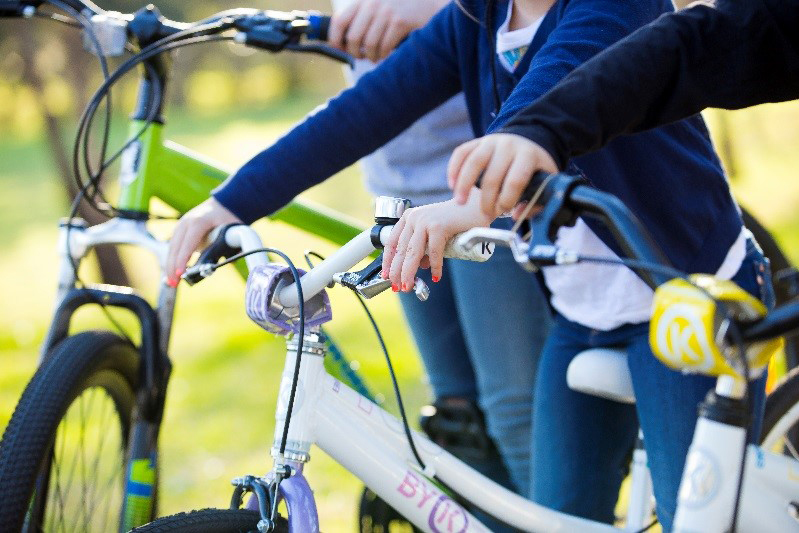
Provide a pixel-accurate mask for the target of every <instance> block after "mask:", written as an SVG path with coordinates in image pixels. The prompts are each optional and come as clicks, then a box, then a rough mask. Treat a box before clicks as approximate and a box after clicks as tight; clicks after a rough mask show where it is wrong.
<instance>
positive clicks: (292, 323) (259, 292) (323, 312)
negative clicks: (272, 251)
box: [244, 263, 333, 335]
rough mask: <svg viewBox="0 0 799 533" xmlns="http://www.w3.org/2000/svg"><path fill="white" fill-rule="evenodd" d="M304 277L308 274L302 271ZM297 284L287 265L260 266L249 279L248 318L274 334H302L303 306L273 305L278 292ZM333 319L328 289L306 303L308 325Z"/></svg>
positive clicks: (311, 325) (246, 300)
mask: <svg viewBox="0 0 799 533" xmlns="http://www.w3.org/2000/svg"><path fill="white" fill-rule="evenodd" d="M299 272H300V275H302V274H305V271H304V270H299ZM293 282H294V277H293V276H292V275H291V270H290V269H289V267H287V266H286V265H281V264H275V263H270V264H268V265H259V266H257V267H255V268H253V269H252V270H251V271H250V275H249V277H248V278H247V289H246V291H247V294H246V297H245V299H244V301H245V308H246V310H247V316H249V317H250V319H252V321H253V322H255V323H256V324H258V325H259V326H261V327H262V328H263V329H265V330H266V331H268V332H270V333H275V334H277V335H288V334H289V333H297V332H299V318H300V310H299V307H283V306H281V305H278V304H276V303H275V302H273V301H272V300H273V298H274V295H275V293H278V292H279V291H280V290H281V289H283V287H286V286H288V285H290V284H291V283H293ZM332 318H333V311H332V309H331V307H330V299H329V298H328V296H327V292H325V291H324V290H323V291H322V292H320V293H319V294H316V295H314V297H313V298H311V299H309V300H307V301H306V302H305V326H306V327H313V326H319V325H321V324H324V323H325V322H327V321H329V320H331V319H332Z"/></svg>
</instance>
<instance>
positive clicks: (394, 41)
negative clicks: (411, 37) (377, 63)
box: [379, 21, 410, 59]
mask: <svg viewBox="0 0 799 533" xmlns="http://www.w3.org/2000/svg"><path fill="white" fill-rule="evenodd" d="M409 33H410V31H409V29H408V28H407V27H406V26H405V25H404V24H400V23H399V22H396V21H394V22H390V23H389V24H388V29H387V30H386V31H385V33H384V34H383V36H382V37H383V38H382V40H381V41H380V51H379V59H385V58H386V57H388V54H390V53H391V52H392V51H393V50H394V49H395V48H396V47H397V46H399V44H400V43H401V42H402V40H403V39H404V38H405V37H407V36H408V34H409Z"/></svg>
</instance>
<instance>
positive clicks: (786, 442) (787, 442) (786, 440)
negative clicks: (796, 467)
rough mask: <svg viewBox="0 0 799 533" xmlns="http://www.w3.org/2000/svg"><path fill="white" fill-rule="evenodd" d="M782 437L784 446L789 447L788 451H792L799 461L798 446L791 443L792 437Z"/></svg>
mask: <svg viewBox="0 0 799 533" xmlns="http://www.w3.org/2000/svg"><path fill="white" fill-rule="evenodd" d="M782 439H783V446H785V447H786V448H788V452H790V454H791V455H792V456H793V458H794V459H796V460H797V461H799V452H797V451H796V448H795V447H794V445H793V444H792V443H791V439H789V438H788V436H787V435H786V436H784V437H783V438H782Z"/></svg>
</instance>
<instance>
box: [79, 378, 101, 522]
mask: <svg viewBox="0 0 799 533" xmlns="http://www.w3.org/2000/svg"><path fill="white" fill-rule="evenodd" d="M95 392H96V389H90V393H89V394H93V393H95ZM85 398H86V396H84V395H83V394H81V397H80V459H81V461H80V465H81V474H82V475H81V479H80V480H81V487H80V489H81V491H80V492H81V502H80V503H81V509H82V510H83V513H84V515H83V519H84V522H83V524H84V527H83V528H82V529H81V531H86V529H87V527H86V526H87V525H88V520H89V518H88V514H89V510H88V509H87V508H86V483H87V480H86V409H85V407H86V400H85ZM78 517H79V518H80V515H78ZM78 523H80V521H79V520H78ZM75 525H76V526H77V523H76V524H75Z"/></svg>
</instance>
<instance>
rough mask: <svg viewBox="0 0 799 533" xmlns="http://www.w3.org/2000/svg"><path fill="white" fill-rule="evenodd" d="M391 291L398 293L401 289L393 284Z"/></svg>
mask: <svg viewBox="0 0 799 533" xmlns="http://www.w3.org/2000/svg"><path fill="white" fill-rule="evenodd" d="M391 290H392V291H394V292H397V291H398V290H399V287H397V286H396V285H394V284H393V283H392V284H391Z"/></svg>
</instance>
